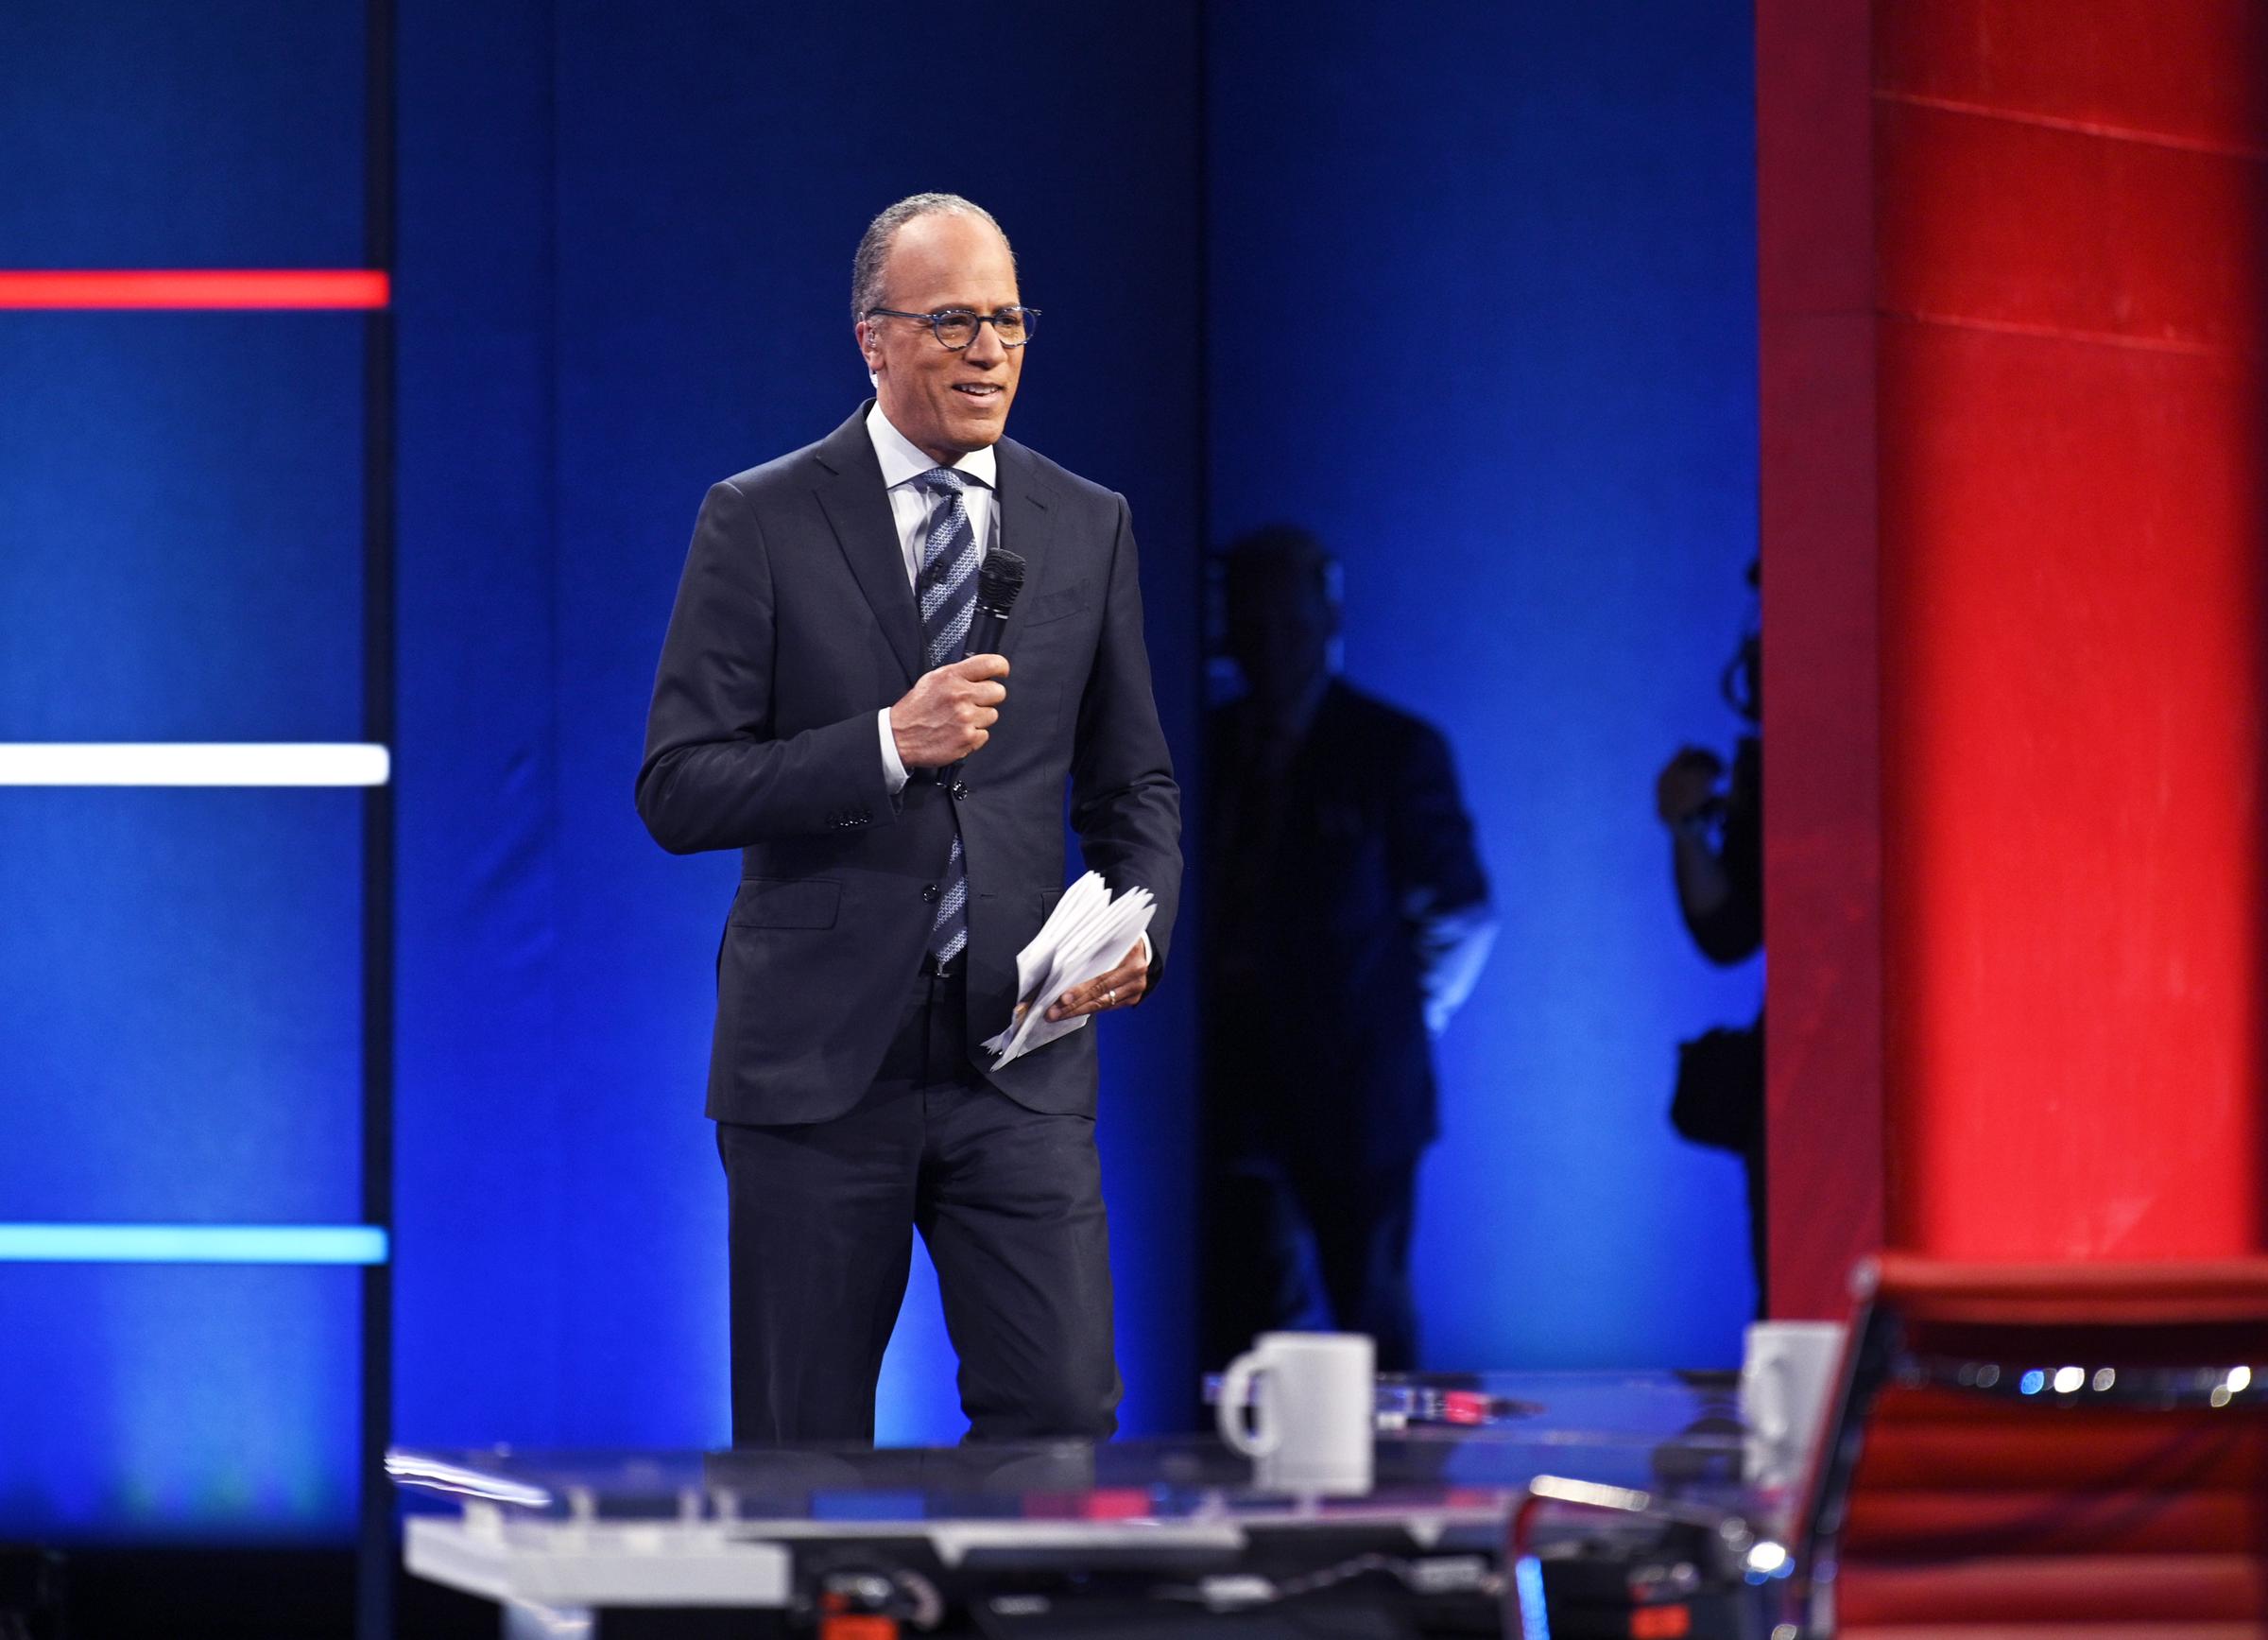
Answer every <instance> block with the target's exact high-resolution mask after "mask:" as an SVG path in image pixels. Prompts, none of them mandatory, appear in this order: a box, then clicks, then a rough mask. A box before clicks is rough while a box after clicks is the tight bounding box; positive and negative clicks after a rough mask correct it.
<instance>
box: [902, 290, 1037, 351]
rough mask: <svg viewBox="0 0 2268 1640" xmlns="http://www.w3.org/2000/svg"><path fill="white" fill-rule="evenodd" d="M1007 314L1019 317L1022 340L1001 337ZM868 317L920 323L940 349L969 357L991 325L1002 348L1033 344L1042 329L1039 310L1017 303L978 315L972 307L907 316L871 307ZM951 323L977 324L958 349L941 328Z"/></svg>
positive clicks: (972, 327)
mask: <svg viewBox="0 0 2268 1640" xmlns="http://www.w3.org/2000/svg"><path fill="white" fill-rule="evenodd" d="M1004 314H1018V315H1021V316H1022V319H1023V336H1022V339H1021V340H1018V341H1010V340H1009V339H1008V338H1007V337H1005V336H1001V335H1000V320H1001V317H1002V316H1003V315H1004ZM867 317H868V319H877V318H879V319H921V320H923V321H924V322H926V323H927V324H928V326H929V334H930V335H932V336H934V337H936V338H937V345H938V346H939V347H941V348H943V349H944V350H945V351H946V352H948V353H956V354H957V353H966V352H967V351H968V350H969V348H970V347H971V346H972V345H973V344H974V343H975V341H976V338H977V337H978V335H979V334H981V333H982V332H983V330H984V328H985V326H986V325H990V326H991V327H992V334H993V335H994V336H998V337H1000V345H1001V346H1002V347H1022V346H1023V345H1024V343H1025V342H1028V341H1030V340H1031V339H1032V337H1033V335H1034V334H1035V333H1036V332H1038V330H1039V329H1040V310H1039V309H1038V308H1036V307H1027V306H1025V305H1024V304H1023V303H1022V302H1018V303H1017V304H1016V305H1015V306H1013V307H1003V308H999V309H996V310H995V311H993V312H991V313H978V312H977V311H976V310H975V309H974V308H969V307H940V308H938V309H937V310H936V312H935V313H908V312H906V311H905V310H904V309H903V308H898V307H869V308H868V309H867ZM947 319H974V320H975V321H976V323H975V324H974V325H973V326H971V329H970V332H969V339H968V340H967V341H965V342H963V343H961V345H960V346H959V347H954V345H953V343H951V342H949V341H947V340H946V339H945V332H944V330H943V329H942V328H941V326H942V325H943V324H944V322H945V320H947Z"/></svg>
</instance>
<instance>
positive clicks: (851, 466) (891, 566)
mask: <svg viewBox="0 0 2268 1640" xmlns="http://www.w3.org/2000/svg"><path fill="white" fill-rule="evenodd" d="M872 404H873V401H872V400H870V399H869V400H868V402H867V403H866V404H864V405H861V406H859V408H858V413H857V414H855V415H853V416H852V417H851V419H850V420H849V421H848V422H845V423H843V424H842V425H841V426H839V427H837V428H836V429H835V430H834V431H833V432H832V433H830V434H829V435H828V436H827V437H826V438H825V439H823V440H820V442H819V444H818V447H817V449H816V451H815V452H814V454H815V455H816V457H817V459H818V463H819V467H820V469H821V471H820V475H819V482H818V484H817V486H816V490H817V493H818V497H819V505H820V507H821V508H823V509H825V510H826V513H827V522H828V524H829V525H830V526H831V527H833V530H834V539H835V541H836V542H837V543H838V544H840V545H841V547H842V549H843V556H844V557H845V558H846V559H848V560H850V561H851V574H852V575H854V576H856V577H857V578H858V585H859V590H860V591H861V592H863V593H865V594H866V595H867V602H868V603H869V604H871V605H873V607H874V618H875V619H876V620H878V621H880V622H881V623H882V634H883V636H884V637H885V638H887V639H888V640H889V644H890V652H891V653H892V654H894V655H896V656H897V657H898V664H899V665H901V666H902V667H904V668H905V681H906V682H908V683H911V682H914V681H915V680H916V679H918V678H919V677H920V676H921V674H922V673H923V672H924V671H926V670H928V668H927V667H925V666H924V665H922V664H921V661H922V653H921V616H920V612H919V610H917V609H916V608H915V607H914V589H913V586H912V583H911V582H909V581H908V580H907V579H906V577H905V553H904V549H903V548H902V547H901V546H900V545H899V543H898V525H897V522H896V520H895V519H893V518H892V517H891V515H890V498H889V496H888V494H887V493H886V492H885V491H884V489H883V487H882V463H881V462H879V461H877V460H875V459H874V441H873V440H871V439H869V438H868V437H867V411H868V408H870V407H871V406H872Z"/></svg>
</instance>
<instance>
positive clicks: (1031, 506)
mask: <svg viewBox="0 0 2268 1640" xmlns="http://www.w3.org/2000/svg"><path fill="white" fill-rule="evenodd" d="M994 449H996V450H997V451H998V452H999V466H998V467H997V468H996V469H995V477H996V478H997V480H998V483H997V485H996V487H995V489H994V490H993V492H992V505H993V507H994V508H995V509H997V511H998V516H999V519H1000V544H1001V545H1002V546H1003V547H1005V549H1006V550H1008V551H1009V552H1013V553H1017V554H1019V555H1021V556H1022V559H1023V590H1022V592H1020V593H1018V594H1017V595H1016V607H1015V608H1014V609H1012V610H1010V611H1009V612H1008V624H1007V627H1006V629H1005V630H1003V631H1002V633H1001V635H1000V651H1001V653H1002V654H1004V655H1005V656H1007V657H1008V658H1009V659H1010V660H1011V661H1013V660H1014V659H1015V653H1016V634H1017V633H1018V632H1021V631H1022V630H1023V617H1024V613H1025V612H1026V611H1028V610H1030V608H1031V607H1032V600H1033V599H1034V598H1035V597H1037V596H1039V594H1040V592H1041V591H1042V590H1043V583H1044V582H1045V580H1046V579H1047V570H1046V564H1047V561H1048V551H1047V527H1048V506H1047V503H1048V494H1047V489H1046V486H1045V485H1044V484H1041V483H1040V482H1038V474H1037V472H1036V470H1035V469H1034V467H1033V465H1032V460H1031V456H1030V453H1029V452H1027V451H1026V450H1025V449H1024V447H1023V446H1022V444H1018V443H1015V442H1012V441H1011V440H1006V439H1003V440H1001V441H1000V442H999V443H998V444H997V445H995V446H994Z"/></svg>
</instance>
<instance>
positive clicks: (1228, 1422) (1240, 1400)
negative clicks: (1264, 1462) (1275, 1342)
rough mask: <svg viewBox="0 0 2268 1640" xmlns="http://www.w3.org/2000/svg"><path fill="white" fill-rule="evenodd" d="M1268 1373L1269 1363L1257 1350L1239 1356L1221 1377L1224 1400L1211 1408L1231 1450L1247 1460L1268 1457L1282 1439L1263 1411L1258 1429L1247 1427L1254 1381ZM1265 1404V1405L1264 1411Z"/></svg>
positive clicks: (1223, 1438)
mask: <svg viewBox="0 0 2268 1640" xmlns="http://www.w3.org/2000/svg"><path fill="white" fill-rule="evenodd" d="M1267 1370H1268V1363H1267V1362H1266V1360H1264V1359H1263V1357H1262V1355H1261V1354H1260V1352H1259V1351H1258V1350H1247V1351H1246V1352H1245V1353H1244V1354H1243V1355H1239V1356H1237V1358H1236V1359H1235V1360H1233V1361H1231V1362H1229V1370H1228V1371H1227V1372H1223V1373H1222V1374H1221V1398H1220V1400H1219V1401H1218V1402H1216V1403H1215V1404H1214V1406H1213V1408H1212V1410H1213V1417H1214V1419H1215V1421H1216V1422H1218V1424H1220V1427H1221V1439H1222V1440H1223V1441H1227V1442H1228V1443H1229V1451H1231V1452H1236V1453H1241V1454H1242V1455H1243V1456H1245V1457H1246V1458H1265V1457H1267V1456H1268V1454H1269V1453H1271V1452H1274V1451H1275V1450H1276V1447H1277V1445H1278V1443H1279V1442H1280V1441H1282V1440H1283V1431H1282V1429H1281V1428H1280V1427H1279V1426H1278V1424H1277V1423H1276V1420H1275V1419H1274V1418H1273V1417H1271V1416H1269V1415H1268V1413H1267V1412H1266V1411H1265V1410H1264V1409H1263V1410H1262V1411H1261V1412H1260V1417H1259V1424H1258V1427H1257V1428H1254V1429H1250V1430H1247V1429H1246V1427H1245V1406H1246V1402H1247V1401H1249V1400H1250V1399H1251V1396H1252V1380H1253V1379H1254V1378H1256V1377H1258V1376H1259V1375H1260V1374H1261V1373H1263V1372H1266V1371H1267ZM1265 1405H1266V1404H1265V1403H1264V1402H1263V1403H1262V1407H1263V1408H1264V1407H1265Z"/></svg>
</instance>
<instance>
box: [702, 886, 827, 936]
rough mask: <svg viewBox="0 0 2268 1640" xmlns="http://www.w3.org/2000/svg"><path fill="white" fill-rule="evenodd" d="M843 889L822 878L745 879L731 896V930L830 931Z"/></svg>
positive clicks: (729, 919) (729, 922)
mask: <svg viewBox="0 0 2268 1640" xmlns="http://www.w3.org/2000/svg"><path fill="white" fill-rule="evenodd" d="M842 900H843V886H842V885H841V884H840V883H830V882H827V881H826V880H824V879H823V878H811V879H804V878H794V877H744V878H743V879H741V884H740V892H739V893H737V894H735V895H733V896H732V914H731V915H730V917H728V918H726V919H725V921H726V923H727V924H729V925H730V926H731V927H734V928H832V927H833V926H834V918H835V913H836V912H837V911H838V910H839V909H840V908H841V906H842Z"/></svg>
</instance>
